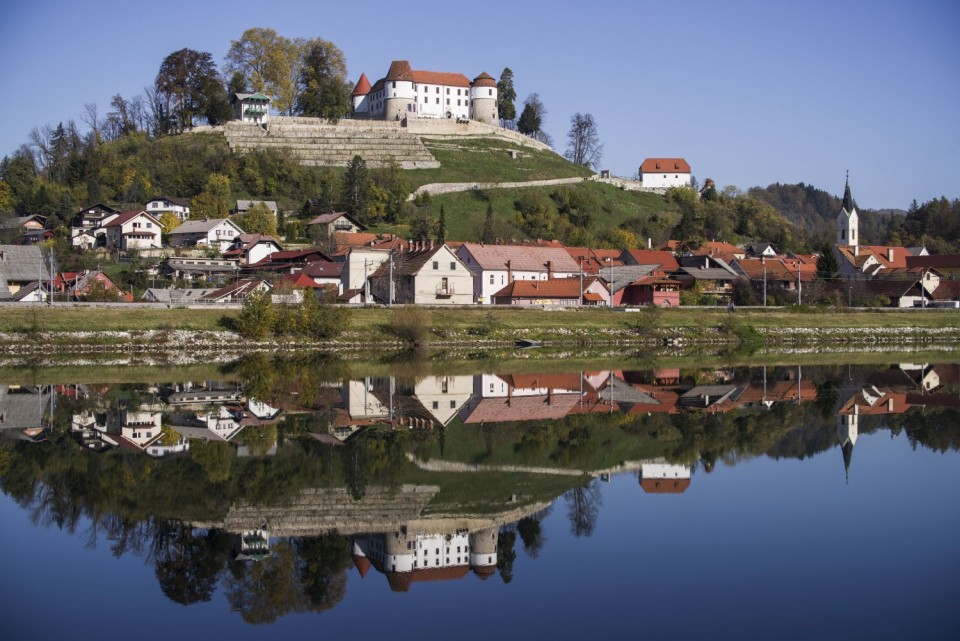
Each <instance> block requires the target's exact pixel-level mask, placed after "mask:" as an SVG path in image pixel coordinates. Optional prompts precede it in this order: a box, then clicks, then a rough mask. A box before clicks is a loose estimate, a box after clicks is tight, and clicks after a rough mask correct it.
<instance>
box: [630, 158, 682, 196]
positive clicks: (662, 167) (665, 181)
mask: <svg viewBox="0 0 960 641" xmlns="http://www.w3.org/2000/svg"><path fill="white" fill-rule="evenodd" d="M640 182H642V183H643V187H644V189H668V188H670V187H689V186H690V185H691V184H692V183H691V171H690V163H688V162H687V161H686V160H684V159H683V158H647V159H646V160H644V161H643V163H642V164H641V165H640Z"/></svg>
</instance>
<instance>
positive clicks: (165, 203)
mask: <svg viewBox="0 0 960 641" xmlns="http://www.w3.org/2000/svg"><path fill="white" fill-rule="evenodd" d="M146 210H147V213H148V214H150V215H151V216H153V217H154V218H156V219H157V220H160V217H161V216H163V215H164V214H173V215H174V216H176V217H177V218H179V219H180V220H186V219H188V218H190V199H189V198H172V197H170V196H159V197H157V198H154V199H152V200H148V201H147V207H146Z"/></svg>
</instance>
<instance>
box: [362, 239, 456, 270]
mask: <svg viewBox="0 0 960 641" xmlns="http://www.w3.org/2000/svg"><path fill="white" fill-rule="evenodd" d="M441 249H443V245H437V246H436V247H433V248H432V249H424V250H418V251H405V252H401V253H400V254H398V255H396V257H395V258H394V266H393V274H394V276H413V275H415V274H416V273H417V272H419V271H420V270H421V269H422V268H423V266H424V265H426V264H427V261H428V260H430V259H431V258H433V257H434V256H435V255H436V254H437V252H439V251H440V250H441ZM450 253H451V254H453V252H450ZM454 258H456V256H455V255H454ZM389 262H390V261H386V262H384V263H383V264H382V265H380V267H379V268H377V271H375V272H374V273H373V276H374V277H377V278H380V277H383V276H387V275H389V273H390V265H389Z"/></svg>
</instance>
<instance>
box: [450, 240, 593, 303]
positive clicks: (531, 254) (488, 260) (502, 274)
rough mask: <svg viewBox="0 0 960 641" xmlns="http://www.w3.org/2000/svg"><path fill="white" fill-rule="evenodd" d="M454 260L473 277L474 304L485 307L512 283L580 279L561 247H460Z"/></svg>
mask: <svg viewBox="0 0 960 641" xmlns="http://www.w3.org/2000/svg"><path fill="white" fill-rule="evenodd" d="M457 257H458V258H459V259H460V260H461V261H463V263H464V264H465V265H466V266H467V269H469V270H470V273H471V274H473V293H474V296H475V297H476V301H477V302H478V303H484V304H490V303H491V302H492V299H493V295H494V294H495V293H497V292H499V291H500V290H502V289H503V288H504V287H506V286H507V285H508V284H509V283H512V282H513V281H519V280H528V281H529V280H539V281H545V280H550V279H553V278H572V277H574V276H579V275H580V267H579V266H578V265H577V261H575V260H574V259H573V258H571V257H570V254H568V253H567V250H566V249H564V248H560V247H536V246H534V247H524V246H520V245H486V244H483V243H463V245H461V246H460V249H458V250H457Z"/></svg>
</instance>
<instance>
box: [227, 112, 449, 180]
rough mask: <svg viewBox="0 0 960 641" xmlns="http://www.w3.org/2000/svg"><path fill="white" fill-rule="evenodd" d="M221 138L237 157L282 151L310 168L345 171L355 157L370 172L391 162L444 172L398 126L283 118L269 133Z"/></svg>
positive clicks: (235, 132) (236, 129) (247, 131)
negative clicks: (272, 150)
mask: <svg viewBox="0 0 960 641" xmlns="http://www.w3.org/2000/svg"><path fill="white" fill-rule="evenodd" d="M223 132H224V135H225V136H226V138H227V144H228V145H229V146H230V148H231V149H233V150H235V151H238V152H243V151H249V150H254V149H283V150H285V151H288V152H289V153H290V154H291V155H292V156H293V157H294V158H296V159H297V160H298V162H299V163H300V164H302V165H306V166H334V167H336V166H339V167H343V166H346V165H348V164H349V163H350V161H351V160H353V157H354V156H360V157H362V158H363V159H364V160H365V161H366V162H367V164H368V165H369V166H371V167H384V166H387V165H389V164H390V163H391V162H396V163H398V164H399V165H400V166H401V167H402V168H404V169H415V168H431V167H439V166H440V163H438V162H437V160H436V159H435V158H434V157H433V155H432V154H431V153H430V151H429V150H428V149H427V148H426V147H425V146H424V144H423V142H421V140H420V138H419V136H416V135H414V134H409V133H407V132H405V131H403V130H402V129H401V128H400V127H399V126H398V125H397V124H396V123H389V122H378V121H370V122H357V121H341V122H340V123H339V124H337V125H332V124H328V123H326V122H325V121H318V120H315V119H309V118H307V119H297V118H283V119H282V120H281V119H276V120H274V121H271V122H270V124H269V125H268V126H267V128H266V129H263V128H262V127H256V126H250V125H237V124H230V125H227V126H226V127H225V128H224V130H223Z"/></svg>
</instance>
